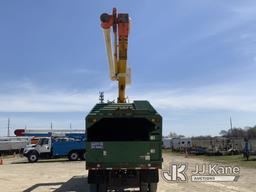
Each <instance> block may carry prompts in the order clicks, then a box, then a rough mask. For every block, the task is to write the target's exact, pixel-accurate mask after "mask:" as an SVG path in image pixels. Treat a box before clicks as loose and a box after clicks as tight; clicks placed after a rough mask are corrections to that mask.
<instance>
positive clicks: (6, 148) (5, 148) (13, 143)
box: [0, 137, 29, 154]
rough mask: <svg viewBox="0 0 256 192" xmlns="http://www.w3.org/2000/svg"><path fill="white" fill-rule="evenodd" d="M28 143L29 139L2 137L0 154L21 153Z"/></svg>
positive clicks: (0, 139)
mask: <svg viewBox="0 0 256 192" xmlns="http://www.w3.org/2000/svg"><path fill="white" fill-rule="evenodd" d="M28 143H29V138H27V137H25V138H24V137H21V138H16V137H2V138H0V154H13V153H20V152H22V151H23V149H24V148H25V147H26V145H27V144H28Z"/></svg>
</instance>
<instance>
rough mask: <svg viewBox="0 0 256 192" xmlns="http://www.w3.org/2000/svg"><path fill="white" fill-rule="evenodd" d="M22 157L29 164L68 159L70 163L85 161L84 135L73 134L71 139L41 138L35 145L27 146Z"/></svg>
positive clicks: (67, 137) (68, 136)
mask: <svg viewBox="0 0 256 192" xmlns="http://www.w3.org/2000/svg"><path fill="white" fill-rule="evenodd" d="M23 155H24V156H25V157H27V158H28V161H29V162H31V163H34V162H37V161H38V159H49V158H59V157H68V159H69V160H70V161H76V160H78V159H81V160H84V159H85V134H75V136H74V134H73V137H72V136H70V135H68V134H67V135H66V136H65V137H53V136H51V137H41V138H40V139H39V141H38V143H37V144H31V145H28V146H27V147H26V148H25V149H24V151H23Z"/></svg>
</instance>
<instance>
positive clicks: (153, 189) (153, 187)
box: [149, 183, 157, 192]
mask: <svg viewBox="0 0 256 192" xmlns="http://www.w3.org/2000/svg"><path fill="white" fill-rule="evenodd" d="M156 190H157V183H150V184H149V192H156Z"/></svg>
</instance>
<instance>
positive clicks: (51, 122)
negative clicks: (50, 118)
mask: <svg viewBox="0 0 256 192" xmlns="http://www.w3.org/2000/svg"><path fill="white" fill-rule="evenodd" d="M51 130H52V122H51Z"/></svg>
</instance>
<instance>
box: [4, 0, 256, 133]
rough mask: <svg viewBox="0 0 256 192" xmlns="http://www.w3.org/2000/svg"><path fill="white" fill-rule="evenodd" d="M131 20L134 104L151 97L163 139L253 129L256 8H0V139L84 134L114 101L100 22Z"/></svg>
mask: <svg viewBox="0 0 256 192" xmlns="http://www.w3.org/2000/svg"><path fill="white" fill-rule="evenodd" d="M114 6H115V7H117V9H118V10H119V11H120V12H127V13H129V14H130V17H131V18H132V29H131V33H130V36H129V47H128V63H129V64H130V66H131V68H132V85H131V86H130V87H128V89H127V95H128V96H129V99H130V100H136V99H148V100H149V101H150V102H151V103H152V104H153V105H154V106H155V107H156V109H157V110H158V111H159V113H161V114H162V115H163V118H164V134H165V135H167V134H168V133H169V132H170V131H172V132H176V133H179V134H184V135H186V136H192V135H209V134H211V135H217V134H218V133H219V132H220V130H222V129H227V128H228V127H229V117H230V116H232V118H233V124H234V126H242V127H243V126H253V125H255V124H256V97H255V95H256V90H255V85H256V76H255V70H256V35H255V34H256V25H255V21H256V19H255V18H256V2H255V1H232V3H230V2H228V1H215V0H212V1H209V0H186V1H185V0H176V1H168V0H165V1H164V0H163V1H146V0H144V1H143V0H140V1H135V0H132V1H118V0H115V1H114V0H113V1H100V0H95V1H82V0H76V1H71V0H70V1H66V0H62V1H60V0H59V1H57V0H56V1H50V0H48V1H34V0H33V1H29V0H27V1H18V0H16V1H0V26H1V30H0V82H1V83H0V135H5V134H6V132H7V131H6V126H7V118H8V117H9V118H10V119H11V128H12V130H14V129H16V128H23V127H24V126H25V125H26V126H27V127H28V128H48V127H50V123H51V122H53V127H54V128H69V124H70V123H72V127H73V128H84V117H85V116H86V114H87V112H88V111H89V110H90V109H91V108H92V107H93V105H94V104H95V103H96V102H98V92H99V91H105V97H106V99H107V100H113V99H116V97H117V94H116V92H117V88H116V82H111V81H110V79H109V77H108V75H109V71H108V64H107V57H106V52H105V45H104V39H103V34H102V30H101V28H100V21H99V16H100V14H101V13H103V12H109V13H110V12H111V10H112V7H114Z"/></svg>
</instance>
